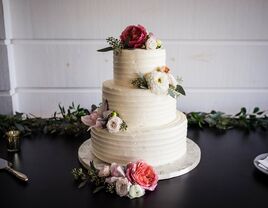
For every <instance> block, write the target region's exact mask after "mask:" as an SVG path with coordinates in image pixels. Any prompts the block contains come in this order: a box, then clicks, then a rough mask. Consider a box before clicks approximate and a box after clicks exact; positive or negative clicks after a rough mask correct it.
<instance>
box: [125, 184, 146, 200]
mask: <svg viewBox="0 0 268 208" xmlns="http://www.w3.org/2000/svg"><path fill="white" fill-rule="evenodd" d="M144 194H145V190H144V188H142V187H141V186H140V185H138V184H135V185H131V186H130V188H129V193H128V197H129V198H131V199H134V198H138V197H141V196H143V195H144Z"/></svg>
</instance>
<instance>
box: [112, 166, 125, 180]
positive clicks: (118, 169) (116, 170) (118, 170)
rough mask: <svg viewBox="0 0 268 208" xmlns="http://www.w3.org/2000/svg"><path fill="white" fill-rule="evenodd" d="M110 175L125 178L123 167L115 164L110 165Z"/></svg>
mask: <svg viewBox="0 0 268 208" xmlns="http://www.w3.org/2000/svg"><path fill="white" fill-rule="evenodd" d="M110 168H111V175H112V176H115V177H125V172H124V170H123V167H122V166H121V165H118V164H116V163H112V164H111V167H110Z"/></svg>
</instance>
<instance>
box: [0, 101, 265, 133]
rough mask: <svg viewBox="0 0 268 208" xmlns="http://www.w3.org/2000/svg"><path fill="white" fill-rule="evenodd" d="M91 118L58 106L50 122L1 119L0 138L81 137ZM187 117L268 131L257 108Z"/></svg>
mask: <svg viewBox="0 0 268 208" xmlns="http://www.w3.org/2000/svg"><path fill="white" fill-rule="evenodd" d="M91 108H92V109H91V112H93V111H94V110H95V109H96V108H97V106H96V105H92V107H91ZM88 114H90V111H89V110H87V109H86V108H82V107H80V105H78V106H75V105H74V103H72V105H71V106H69V107H68V108H67V109H66V108H64V107H63V106H61V105H59V111H58V112H55V113H54V114H53V116H52V117H50V118H41V117H36V116H34V115H32V114H29V115H27V114H24V113H16V114H15V115H0V135H5V133H6V132H7V131H9V130H19V131H20V132H21V135H23V136H29V135H31V134H34V133H44V134H50V135H71V136H79V135H81V134H83V133H84V132H86V131H85V130H87V128H88V127H87V126H86V125H84V124H83V123H82V122H81V117H82V116H85V115H88ZM186 115H187V119H188V124H189V126H197V127H199V128H207V127H211V128H216V129H220V130H228V129H231V128H239V129H244V130H247V131H250V130H256V129H263V130H266V129H267V128H268V116H267V112H266V111H261V110H260V109H259V108H258V107H255V108H254V110H253V112H251V113H249V112H248V111H247V110H246V108H241V110H240V112H238V113H237V114H235V115H227V114H225V113H223V112H220V111H211V112H210V113H205V112H190V113H186Z"/></svg>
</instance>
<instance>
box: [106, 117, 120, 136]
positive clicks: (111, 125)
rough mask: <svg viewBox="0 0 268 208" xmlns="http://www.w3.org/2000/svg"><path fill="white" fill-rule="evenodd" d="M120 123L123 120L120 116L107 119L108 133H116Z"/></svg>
mask: <svg viewBox="0 0 268 208" xmlns="http://www.w3.org/2000/svg"><path fill="white" fill-rule="evenodd" d="M122 123H123V121H122V119H121V118H119V117H117V116H113V117H111V118H110V119H109V120H108V122H107V124H106V127H107V129H108V131H109V132H110V133H116V132H119V130H120V128H121V125H122Z"/></svg>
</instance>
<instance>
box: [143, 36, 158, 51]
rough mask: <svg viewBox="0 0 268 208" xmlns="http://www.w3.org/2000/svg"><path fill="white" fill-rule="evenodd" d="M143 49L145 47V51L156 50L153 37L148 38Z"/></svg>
mask: <svg viewBox="0 0 268 208" xmlns="http://www.w3.org/2000/svg"><path fill="white" fill-rule="evenodd" d="M145 47H146V49H156V48H157V42H156V40H155V38H154V37H153V36H152V37H150V38H148V40H147V41H146V43H145Z"/></svg>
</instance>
